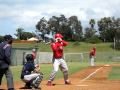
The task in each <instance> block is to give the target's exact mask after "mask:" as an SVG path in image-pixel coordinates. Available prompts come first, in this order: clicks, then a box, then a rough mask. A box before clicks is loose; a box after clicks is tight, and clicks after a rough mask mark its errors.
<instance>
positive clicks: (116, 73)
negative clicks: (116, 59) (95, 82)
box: [108, 67, 120, 80]
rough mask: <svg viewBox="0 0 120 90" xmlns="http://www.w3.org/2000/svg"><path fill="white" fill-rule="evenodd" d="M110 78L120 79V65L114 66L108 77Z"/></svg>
mask: <svg viewBox="0 0 120 90" xmlns="http://www.w3.org/2000/svg"><path fill="white" fill-rule="evenodd" d="M108 79H109V80H120V67H113V68H112V71H111V73H110V74H109V77H108Z"/></svg>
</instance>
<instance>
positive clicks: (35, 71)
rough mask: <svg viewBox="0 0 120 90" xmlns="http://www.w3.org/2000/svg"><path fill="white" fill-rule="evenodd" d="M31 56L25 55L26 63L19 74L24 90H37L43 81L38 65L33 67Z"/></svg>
mask: <svg viewBox="0 0 120 90" xmlns="http://www.w3.org/2000/svg"><path fill="white" fill-rule="evenodd" d="M33 59H34V58H33V55H32V54H27V55H26V60H27V62H26V63H25V64H24V66H23V68H22V72H21V79H22V80H23V81H24V82H25V83H26V84H25V87H24V88H26V89H32V88H35V89H38V88H39V85H40V83H41V81H42V79H43V74H42V73H41V72H40V69H39V65H38V64H37V65H34V60H33Z"/></svg>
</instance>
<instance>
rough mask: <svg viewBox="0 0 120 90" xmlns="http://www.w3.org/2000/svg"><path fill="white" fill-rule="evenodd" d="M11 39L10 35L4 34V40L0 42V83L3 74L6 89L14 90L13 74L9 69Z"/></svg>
mask: <svg viewBox="0 0 120 90" xmlns="http://www.w3.org/2000/svg"><path fill="white" fill-rule="evenodd" d="M12 41H13V39H12V36H11V35H5V36H4V42H2V43H0V85H1V80H2V77H3V75H4V74H5V76H6V80H7V87H8V90H15V89H14V83H13V75H12V72H11V70H10V63H11V60H10V56H11V48H12Z"/></svg>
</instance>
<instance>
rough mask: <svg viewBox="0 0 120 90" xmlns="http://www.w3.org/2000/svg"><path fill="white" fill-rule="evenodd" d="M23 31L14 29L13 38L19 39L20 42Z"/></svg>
mask: <svg viewBox="0 0 120 90" xmlns="http://www.w3.org/2000/svg"><path fill="white" fill-rule="evenodd" d="M23 31H24V29H23V28H21V27H20V28H17V29H16V32H17V33H16V34H15V36H16V37H17V38H18V39H19V40H21V39H22V32H23Z"/></svg>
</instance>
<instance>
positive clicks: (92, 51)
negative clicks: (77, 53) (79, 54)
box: [90, 48, 96, 56]
mask: <svg viewBox="0 0 120 90" xmlns="http://www.w3.org/2000/svg"><path fill="white" fill-rule="evenodd" d="M90 56H96V48H93V49H92V50H91V51H90Z"/></svg>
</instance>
